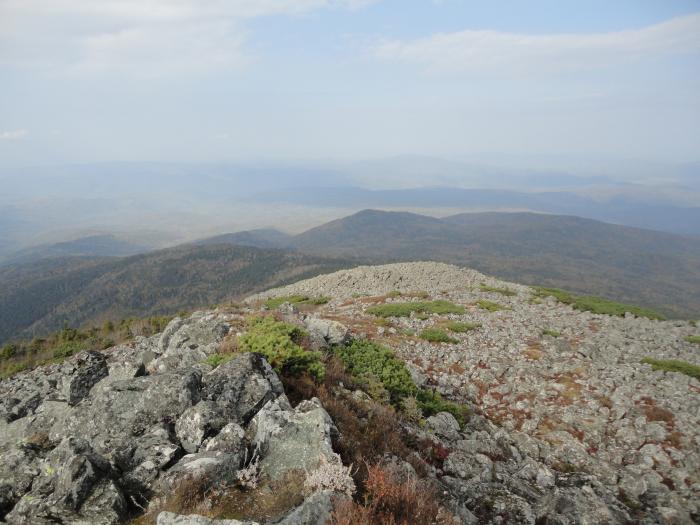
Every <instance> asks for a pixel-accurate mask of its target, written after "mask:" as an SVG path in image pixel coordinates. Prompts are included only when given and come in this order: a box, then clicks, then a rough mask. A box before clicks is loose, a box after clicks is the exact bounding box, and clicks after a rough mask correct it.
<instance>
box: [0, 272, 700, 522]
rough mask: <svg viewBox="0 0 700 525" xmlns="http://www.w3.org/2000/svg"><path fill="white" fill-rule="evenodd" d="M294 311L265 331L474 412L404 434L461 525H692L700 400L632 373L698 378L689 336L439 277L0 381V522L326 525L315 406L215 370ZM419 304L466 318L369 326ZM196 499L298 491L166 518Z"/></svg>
mask: <svg viewBox="0 0 700 525" xmlns="http://www.w3.org/2000/svg"><path fill="white" fill-rule="evenodd" d="M494 289H500V292H499V291H494ZM505 290H507V291H508V292H506V293H505V294H504V291H505ZM295 294H299V295H306V296H309V297H320V296H326V297H328V298H329V301H328V302H327V303H326V304H322V305H307V306H303V307H302V306H299V307H298V308H296V307H294V306H293V305H289V304H283V305H282V306H281V307H280V308H279V311H278V312H277V314H278V315H281V316H283V317H284V318H285V320H286V321H288V322H291V323H294V324H298V325H299V326H302V327H304V328H305V329H306V330H307V331H308V333H309V340H310V341H311V345H312V346H313V347H314V348H318V349H322V348H324V347H327V346H329V345H333V344H343V343H344V342H346V341H348V340H349V339H352V338H370V339H372V340H374V341H376V342H380V343H381V344H383V345H385V346H387V347H389V348H391V349H392V350H393V351H394V352H395V354H396V355H397V356H398V357H400V358H402V359H403V360H405V362H406V363H407V365H408V367H409V370H410V371H411V375H412V377H413V379H414V381H415V382H416V383H417V384H418V385H420V386H425V387H428V388H432V389H435V390H437V391H439V392H440V393H442V394H443V395H444V396H445V397H446V398H448V399H450V400H453V401H458V402H460V403H463V404H466V405H468V406H469V407H470V409H471V412H472V415H471V417H470V418H469V420H468V422H467V423H466V424H465V426H464V427H463V428H460V426H459V424H458V422H457V421H456V420H455V418H454V417H453V416H452V415H450V414H449V413H446V412H441V413H439V414H437V415H434V416H431V417H429V418H427V420H425V421H424V422H423V424H420V425H418V424H409V423H406V425H405V427H404V430H405V432H406V433H408V434H411V435H412V436H414V437H415V439H416V440H418V441H421V440H423V441H421V442H424V441H425V440H427V442H429V443H432V445H431V447H432V449H433V450H435V451H438V452H439V455H440V458H439V461H437V462H435V463H434V464H432V465H431V466H430V469H429V472H428V476H430V477H431V479H432V480H433V481H434V482H435V483H436V484H437V485H438V486H439V487H440V489H441V491H440V494H441V504H444V506H445V508H447V509H449V512H450V513H452V515H454V516H455V517H456V518H457V519H458V521H460V522H462V523H468V524H473V523H494V524H497V523H499V524H500V523H524V524H531V525H535V524H539V525H565V524H581V525H583V524H597V523H610V524H617V523H643V524H653V523H664V524H686V523H688V524H690V523H698V522H700V521H699V520H700V382H699V381H698V380H697V379H693V378H691V377H688V376H686V375H683V374H681V373H677V372H664V371H655V370H653V369H652V367H651V366H650V365H647V364H642V363H641V360H642V359H643V358H648V357H651V358H655V359H677V360H682V361H686V362H688V363H692V364H696V365H698V364H700V345H697V344H693V343H691V342H689V341H687V340H686V338H687V337H688V336H691V335H697V334H698V333H700V329H699V328H696V327H695V326H694V324H693V323H691V322H688V321H652V320H648V319H645V318H635V317H633V316H631V315H626V316H624V317H612V316H607V315H598V314H592V313H589V312H582V311H577V310H574V309H573V308H571V307H570V306H567V305H564V304H561V303H559V302H557V301H556V300H555V299H553V298H551V297H550V298H543V299H541V298H537V297H536V296H535V293H534V291H533V289H532V288H530V287H526V286H521V285H518V284H513V283H506V282H502V281H499V280H496V279H493V278H490V277H487V276H484V275H482V274H480V273H478V272H475V271H473V270H469V269H464V268H458V267H455V266H450V265H446V264H439V263H401V264H392V265H384V266H373V267H359V268H355V269H352V270H344V271H340V272H336V273H334V274H330V275H324V276H320V277H316V278H313V279H309V280H306V281H302V282H299V283H296V284H293V285H290V286H286V287H284V288H279V289H275V290H270V291H268V292H265V293H263V294H259V295H256V296H252V297H250V298H248V299H247V300H246V302H245V305H243V306H242V307H239V308H238V309H236V310H235V311H234V310H231V309H227V308H221V309H218V310H216V311H209V312H197V313H194V314H192V316H190V317H188V318H183V319H181V318H175V319H174V320H173V321H172V322H171V323H170V324H169V325H168V326H167V327H166V329H165V330H164V331H163V332H162V333H161V334H157V335H155V336H153V337H149V338H144V337H136V338H135V340H134V341H133V342H132V343H129V344H126V345H122V346H117V347H114V348H111V349H108V350H105V351H87V352H82V353H80V354H77V355H75V356H72V357H70V358H68V359H66V360H65V361H63V362H62V363H58V364H52V365H46V366H42V367H39V368H36V369H34V370H31V371H26V372H21V373H19V374H17V375H15V376H13V377H11V378H9V379H4V380H2V381H0V522H6V523H10V524H39V525H44V524H47V525H48V524H57V523H58V524H61V523H66V524H68V523H81V524H88V523H97V524H105V525H114V524H117V523H128V522H130V520H133V519H141V518H140V516H141V517H143V514H144V512H146V513H147V514H146V515H147V516H151V521H149V522H150V523H153V522H156V521H157V523H158V524H160V525H176V524H177V525H214V524H218V525H225V524H228V525H239V524H245V525H253V524H256V523H265V524H270V525H271V524H273V523H274V524H286V525H292V524H309V525H311V524H315V525H316V524H317V525H320V524H324V523H326V522H327V521H328V519H329V517H330V516H331V512H332V505H333V502H334V501H338V498H342V497H344V493H343V492H342V491H336V492H333V490H331V489H327V488H318V487H316V488H309V485H308V483H306V482H304V478H305V477H306V479H307V481H308V477H309V476H310V475H311V473H313V472H317V471H318V469H322V468H326V467H328V466H329V465H330V466H333V465H335V466H339V464H340V458H339V456H338V454H337V453H336V452H335V451H334V449H333V443H334V441H333V438H334V436H335V437H337V433H338V430H337V428H336V427H335V424H334V422H333V420H332V419H331V417H330V416H329V414H328V413H327V412H326V410H325V409H324V407H323V406H322V405H321V403H320V402H319V401H318V400H317V399H315V398H314V399H310V400H305V401H302V402H301V403H299V404H298V405H297V406H296V407H292V405H291V404H290V402H289V400H288V398H287V396H286V395H285V393H284V387H283V385H282V383H281V381H280V379H279V377H278V376H277V374H276V373H275V371H274V370H273V369H272V368H271V367H270V365H269V364H268V363H267V361H266V360H265V359H264V358H262V357H261V356H260V355H258V354H246V353H243V354H240V355H238V356H236V357H234V358H233V359H231V360H229V361H226V362H224V363H223V364H220V365H219V366H218V367H216V368H214V366H213V365H212V364H211V361H210V358H211V357H212V356H213V354H215V353H217V352H218V351H219V348H220V347H221V346H222V344H224V342H225V341H226V340H227V337H229V336H235V334H236V333H237V332H239V331H240V330H241V329H242V327H243V326H244V323H243V319H244V318H245V316H247V315H250V314H252V313H260V311H261V310H263V311H264V310H265V309H266V307H265V306H264V300H265V299H267V298H270V297H280V296H288V295H295ZM432 300H444V301H450V302H451V303H454V304H456V305H458V306H461V307H464V309H465V311H464V313H463V314H454V313H450V314H439V315H438V314H431V315H420V314H416V313H413V314H411V315H410V316H408V317H390V318H386V319H384V318H377V317H375V316H374V315H371V314H370V313H368V312H367V309H368V308H370V307H372V306H376V305H384V304H392V303H400V302H407V301H432ZM483 300H487V301H491V302H494V303H498V304H499V305H501V306H502V307H503V309H502V310H498V311H489V310H487V309H484V308H482V307H480V306H479V304H478V302H479V301H483ZM456 321H459V322H463V323H472V324H474V325H476V326H475V327H474V328H473V329H470V330H466V331H464V332H461V333H457V332H449V335H450V337H451V338H453V340H452V341H451V342H446V343H431V342H428V341H426V340H424V339H422V338H420V337H419V334H420V332H421V331H422V330H424V329H426V328H443V329H446V328H445V327H446V326H447V323H450V322H456ZM348 393H349V394H352V395H354V396H356V397H358V396H359V398H361V397H362V396H365V397H367V396H366V394H363V393H361V392H349V391H348ZM389 459H391V458H389ZM389 459H388V460H389ZM392 461H393V460H392ZM401 468H402V469H404V470H405V471H406V472H408V474H407V475H416V473H415V471H412V467H411V466H410V465H408V463H404V464H403V465H402V466H401ZM411 472H412V473H411ZM299 476H301V478H300V477H299ZM253 478H255V481H251V480H252V479H253ZM258 478H259V479H258ZM192 480H194V481H196V482H197V483H200V484H201V483H208V484H210V485H211V486H210V489H211V490H214V489H215V488H216V487H229V486H232V485H235V484H238V485H245V486H247V487H248V489H247V490H248V492H246V494H252V495H254V497H255V498H258V497H259V498H263V497H265V494H267V495H268V496H269V495H270V494H275V493H279V492H283V491H284V490H288V488H289V487H292V488H294V491H292V492H293V493H290V494H289V501H288V502H287V506H286V507H284V508H281V507H280V508H275V509H273V510H274V511H273V510H270V511H269V512H267V513H260V512H258V513H257V514H256V515H255V516H252V515H251V516H246V517H244V518H241V520H243V521H238V520H235V519H226V520H223V519H222V520H212V519H209V518H206V517H204V516H200V515H195V514H189V515H180V514H178V513H176V512H169V510H170V509H169V508H166V507H165V506H164V504H165V503H164V502H166V501H167V500H168V498H170V497H172V495H173V494H174V493H178V490H180V487H182V486H183V483H184V482H191V481H192ZM258 483H259V484H261V486H260V487H258V485H257V484H258ZM251 487H252V488H251ZM285 487H287V488H285ZM297 489H298V490H297ZM348 490H349V489H348ZM251 497H252V496H251ZM256 501H258V500H256ZM256 508H257V507H256ZM239 510H240V509H239ZM204 511H206V509H203V513H204ZM263 514H264V515H263ZM136 523H146V521H142V522H138V521H137V522H136Z"/></svg>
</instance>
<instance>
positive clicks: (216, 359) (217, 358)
mask: <svg viewBox="0 0 700 525" xmlns="http://www.w3.org/2000/svg"><path fill="white" fill-rule="evenodd" d="M234 357H236V354H234V353H229V354H211V355H210V356H208V357H207V358H206V359H205V360H204V362H205V363H206V364H208V365H210V366H213V367H214V368H216V367H217V366H219V365H223V364H224V363H228V362H229V361H230V360H231V359H233V358H234Z"/></svg>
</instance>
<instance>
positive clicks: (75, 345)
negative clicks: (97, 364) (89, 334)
mask: <svg viewBox="0 0 700 525" xmlns="http://www.w3.org/2000/svg"><path fill="white" fill-rule="evenodd" d="M88 348H89V345H88V344H87V343H86V342H84V341H75V340H72V341H71V340H69V341H62V342H60V343H59V344H58V345H57V346H56V347H55V348H54V351H53V357H54V358H55V359H64V358H66V357H70V356H72V355H73V354H77V353H78V352H82V351H83V350H87V349H88Z"/></svg>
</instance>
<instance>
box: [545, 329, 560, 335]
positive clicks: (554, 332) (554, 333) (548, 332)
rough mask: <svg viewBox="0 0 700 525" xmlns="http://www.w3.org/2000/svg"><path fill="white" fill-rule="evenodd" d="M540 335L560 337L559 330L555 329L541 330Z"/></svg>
mask: <svg viewBox="0 0 700 525" xmlns="http://www.w3.org/2000/svg"><path fill="white" fill-rule="evenodd" d="M542 335H548V336H550V337H561V332H557V331H556V330H542Z"/></svg>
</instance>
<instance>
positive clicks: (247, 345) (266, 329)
mask: <svg viewBox="0 0 700 525" xmlns="http://www.w3.org/2000/svg"><path fill="white" fill-rule="evenodd" d="M246 325H247V330H246V332H245V333H243V334H241V335H240V336H239V337H238V349H239V351H241V352H256V353H259V354H262V355H263V356H265V358H266V359H267V360H268V361H269V363H270V364H271V365H272V367H273V368H274V369H275V370H276V371H277V372H278V373H281V374H292V375H299V374H301V373H303V372H308V373H309V375H311V376H312V377H313V378H315V379H316V380H318V381H321V380H322V379H323V375H324V373H325V367H324V366H323V362H322V360H321V355H320V354H319V353H318V352H312V351H310V350H306V349H304V348H303V347H302V346H301V345H300V343H301V342H302V340H303V339H304V338H305V337H307V334H306V332H304V331H303V330H302V329H301V328H299V327H297V326H294V325H291V324H288V323H283V322H280V321H277V320H276V319H274V318H273V317H270V316H265V317H263V316H253V317H249V318H248V320H247V323H246Z"/></svg>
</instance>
